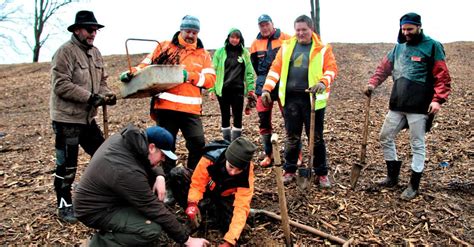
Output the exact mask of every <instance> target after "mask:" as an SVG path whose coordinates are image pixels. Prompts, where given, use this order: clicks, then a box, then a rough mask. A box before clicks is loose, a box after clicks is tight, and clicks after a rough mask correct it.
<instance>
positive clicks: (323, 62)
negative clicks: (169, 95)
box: [263, 33, 337, 110]
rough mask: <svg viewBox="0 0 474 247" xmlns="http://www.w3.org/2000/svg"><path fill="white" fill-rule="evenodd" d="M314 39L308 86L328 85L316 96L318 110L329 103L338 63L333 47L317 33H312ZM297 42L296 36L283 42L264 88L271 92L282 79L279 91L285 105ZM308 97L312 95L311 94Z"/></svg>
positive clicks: (310, 57) (310, 56)
mask: <svg viewBox="0 0 474 247" xmlns="http://www.w3.org/2000/svg"><path fill="white" fill-rule="evenodd" d="M312 40H313V42H312V45H311V51H310V55H309V66H308V84H309V85H308V86H309V87H312V86H314V85H316V84H317V83H318V82H323V83H324V85H326V91H325V92H324V93H322V94H318V95H317V98H316V104H315V109H316V110H318V109H322V108H324V107H326V105H327V100H328V98H329V93H330V91H331V84H332V83H333V82H334V79H335V78H336V75H337V65H336V59H335V58H334V54H333V53H332V47H331V46H330V45H329V44H327V45H324V44H323V43H322V42H321V41H320V40H319V39H318V37H317V36H316V34H315V33H313V35H312ZM296 42H297V38H296V36H294V37H292V38H291V39H290V40H287V41H284V42H283V44H282V47H281V49H280V50H279V51H278V54H277V56H276V58H275V61H273V64H272V67H271V68H270V71H269V72H268V75H267V79H266V80H265V85H264V86H263V89H264V90H267V91H269V92H271V91H273V89H274V88H275V86H276V84H277V83H278V81H280V87H279V92H278V93H279V97H280V101H281V104H282V105H283V106H284V105H285V94H286V82H287V80H288V69H289V65H290V59H291V55H292V53H293V49H294V48H295V46H296ZM308 97H310V96H309V94H308Z"/></svg>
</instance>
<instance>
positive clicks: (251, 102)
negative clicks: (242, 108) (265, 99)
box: [247, 91, 257, 108]
mask: <svg viewBox="0 0 474 247" xmlns="http://www.w3.org/2000/svg"><path fill="white" fill-rule="evenodd" d="M247 106H248V107H249V108H255V106H257V95H255V93H254V92H253V91H249V92H248V94H247Z"/></svg>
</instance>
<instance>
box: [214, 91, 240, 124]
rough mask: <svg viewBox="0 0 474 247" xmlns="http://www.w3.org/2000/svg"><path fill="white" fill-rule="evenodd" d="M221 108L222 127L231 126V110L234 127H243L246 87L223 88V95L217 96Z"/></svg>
mask: <svg viewBox="0 0 474 247" xmlns="http://www.w3.org/2000/svg"><path fill="white" fill-rule="evenodd" d="M217 100H218V101H219V107H220V110H221V124H222V125H221V126H222V128H228V127H230V116H231V115H230V111H231V109H232V117H233V119H234V127H235V128H239V129H241V128H242V111H243V109H244V89H243V88H241V89H232V88H231V89H226V88H224V89H223V90H222V97H219V96H218V97H217Z"/></svg>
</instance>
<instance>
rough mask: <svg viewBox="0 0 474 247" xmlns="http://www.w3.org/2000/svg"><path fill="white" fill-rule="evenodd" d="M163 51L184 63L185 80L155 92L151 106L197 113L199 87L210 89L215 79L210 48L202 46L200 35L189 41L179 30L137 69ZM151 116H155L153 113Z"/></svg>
mask: <svg viewBox="0 0 474 247" xmlns="http://www.w3.org/2000/svg"><path fill="white" fill-rule="evenodd" d="M163 54H169V55H172V56H174V55H176V57H175V58H177V60H178V61H177V63H178V64H181V65H183V66H184V69H185V70H186V71H187V72H188V81H187V82H185V83H182V84H180V85H178V86H176V87H173V88H171V89H169V90H167V91H166V92H163V93H161V94H158V95H157V96H156V97H155V100H154V104H153V106H152V108H153V109H165V110H173V111H180V112H186V113H191V114H197V115H200V114H201V104H202V97H201V88H205V89H209V88H211V87H213V86H214V82H215V81H216V72H215V71H214V68H213V67H212V60H211V56H210V54H209V52H208V51H207V50H205V49H204V46H203V44H202V42H201V40H200V39H198V41H197V43H194V44H188V43H186V42H185V41H184V40H183V38H182V37H181V35H180V32H179V31H178V32H177V33H176V34H175V35H174V36H173V39H172V40H171V41H165V42H162V43H161V44H160V45H158V46H157V47H156V48H155V50H154V51H153V52H152V53H150V54H148V56H147V57H146V58H145V59H144V60H143V61H142V62H141V63H140V64H139V65H138V67H136V69H137V70H140V69H142V68H144V67H146V66H148V65H150V64H156V62H155V60H156V59H158V58H159V57H160V55H161V56H163ZM152 118H153V119H155V117H154V116H153V113H152Z"/></svg>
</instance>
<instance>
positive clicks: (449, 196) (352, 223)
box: [0, 42, 474, 246]
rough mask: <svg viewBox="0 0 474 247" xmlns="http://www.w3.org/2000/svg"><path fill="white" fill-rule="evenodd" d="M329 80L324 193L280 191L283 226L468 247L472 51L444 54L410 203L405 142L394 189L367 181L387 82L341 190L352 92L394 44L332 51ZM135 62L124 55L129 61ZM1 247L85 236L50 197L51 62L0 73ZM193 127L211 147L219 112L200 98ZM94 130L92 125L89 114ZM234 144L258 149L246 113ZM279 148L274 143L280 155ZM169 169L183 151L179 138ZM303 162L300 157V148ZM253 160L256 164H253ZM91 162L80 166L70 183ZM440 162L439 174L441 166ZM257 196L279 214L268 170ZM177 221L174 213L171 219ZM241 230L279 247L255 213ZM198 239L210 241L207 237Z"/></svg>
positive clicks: (472, 219)
mask: <svg viewBox="0 0 474 247" xmlns="http://www.w3.org/2000/svg"><path fill="white" fill-rule="evenodd" d="M333 46H334V52H335V55H336V59H337V63H338V66H339V75H338V78H337V80H336V82H335V84H334V86H333V88H332V94H331V98H330V100H329V105H328V107H327V110H326V120H325V131H324V134H325V140H326V142H327V148H328V160H329V167H330V178H331V181H332V185H333V186H332V188H331V189H329V190H320V189H318V188H317V187H316V186H314V185H313V186H311V188H309V189H307V191H300V190H299V189H298V188H297V186H296V185H295V184H291V185H289V186H287V187H286V198H287V201H288V202H287V205H288V209H289V216H290V218H291V220H293V221H297V222H300V223H302V224H306V225H308V226H311V227H314V228H316V229H318V230H321V231H324V232H326V233H329V234H332V235H334V236H337V237H340V238H343V239H351V238H352V239H353V240H354V242H353V244H360V245H389V244H404V245H425V244H427V245H441V246H446V245H457V244H459V243H462V242H465V243H470V244H471V245H472V244H474V201H473V198H474V197H473V191H474V189H473V184H474V181H473V180H474V166H473V156H474V146H473V140H474V136H473V128H472V122H471V115H472V113H473V108H472V104H473V102H474V95H473V93H474V92H473V86H472V85H473V84H472V78H471V76H472V75H473V68H474V64H473V61H474V53H473V50H474V42H456V43H449V44H445V49H446V54H447V64H448V67H449V69H450V72H451V78H452V81H453V84H452V88H453V91H452V94H451V96H450V98H449V101H448V102H447V103H446V104H444V105H443V108H442V111H441V112H440V113H439V114H438V115H437V116H436V118H435V123H434V127H433V129H432V131H431V132H430V133H428V134H427V135H426V143H427V158H426V169H425V171H424V174H423V177H422V181H421V186H420V192H421V194H420V195H419V196H418V197H416V198H415V199H414V200H412V201H410V202H406V201H402V200H401V199H400V194H401V192H402V191H403V189H404V188H405V187H406V184H407V183H408V180H409V176H410V159H411V150H410V146H409V135H408V133H407V132H406V131H403V132H402V133H400V135H399V136H398V141H397V145H398V152H399V157H400V158H401V160H402V161H403V163H404V165H403V167H402V171H401V176H400V179H401V181H400V185H399V186H397V187H395V188H394V189H379V188H377V187H376V186H374V183H375V181H377V180H379V179H381V178H383V177H384V176H385V174H386V171H385V165H384V160H383V156H382V152H381V148H380V144H379V141H378V135H379V131H380V129H381V126H382V123H383V120H384V116H385V114H386V112H387V109H388V98H389V95H390V91H391V86H392V81H391V79H389V80H387V81H386V82H385V83H384V84H382V85H381V86H380V87H379V88H378V89H377V90H376V92H375V95H374V97H373V99H372V105H371V109H370V111H371V112H370V124H369V141H368V149H367V163H368V164H367V166H366V168H365V169H364V170H363V172H362V175H361V178H360V180H359V184H358V187H357V188H356V190H352V189H350V185H349V177H350V170H351V166H352V164H354V163H358V162H359V152H360V145H361V137H362V125H363V121H364V114H363V113H364V102H365V97H364V96H363V95H362V93H361V89H362V88H363V86H364V85H365V84H366V83H367V80H368V79H369V77H370V76H371V75H372V74H373V72H374V70H375V68H376V66H377V64H378V62H379V61H380V60H381V59H382V57H383V55H384V54H385V53H386V52H388V51H389V50H390V49H391V47H392V46H393V44H338V43H336V44H333ZM141 57H142V55H134V56H133V62H134V63H136V62H137V61H139V60H140V58H141ZM105 62H106V66H107V72H108V73H109V74H110V78H109V85H111V86H112V87H113V88H114V89H115V90H117V89H118V85H119V82H118V79H117V78H118V75H119V74H120V72H121V71H124V70H126V69H127V60H126V57H125V56H122V55H113V56H107V57H105ZM0 79H1V81H0V85H1V99H0V116H1V118H0V188H1V190H0V198H1V200H0V212H1V213H0V245H3V246H5V245H30V246H38V245H80V243H81V241H82V240H84V239H86V238H88V237H89V236H90V235H91V234H92V233H93V232H94V230H93V229H88V228H87V227H85V226H84V225H82V224H81V223H78V224H75V225H70V224H65V223H63V222H61V221H59V220H58V218H57V217H56V215H55V213H56V209H55V200H56V199H55V193H54V189H53V170H54V167H55V151H54V134H53V131H52V128H51V120H50V118H49V106H48V104H49V94H50V64H49V63H37V64H17V65H0ZM203 108H204V111H203V116H202V119H203V122H204V126H205V127H204V128H205V134H206V139H207V140H208V141H209V140H212V139H215V138H219V137H220V136H221V135H220V113H219V108H218V103H217V101H211V100H209V99H208V98H207V97H205V99H204V106H203ZM148 110H149V99H146V98H144V99H126V100H119V102H118V104H117V105H116V106H114V107H109V109H108V113H109V129H110V132H111V133H114V132H117V131H118V130H120V129H121V128H122V127H123V126H125V125H126V124H127V123H134V124H136V125H138V126H140V127H147V126H152V125H153V124H154V122H153V121H151V120H150V118H149V116H148ZM98 122H99V123H102V116H101V115H100V114H99V117H98ZM273 124H274V127H275V132H276V133H278V134H280V137H281V138H280V140H281V143H283V142H282V141H283V139H282V138H284V136H285V135H284V129H283V127H284V126H283V121H282V117H281V114H280V113H279V111H275V110H274V116H273ZM243 135H244V136H246V137H248V138H250V139H251V140H252V141H253V142H254V143H256V144H258V145H259V153H260V154H261V152H262V148H261V144H260V139H259V134H258V116H257V114H256V112H255V111H253V112H252V114H251V115H250V116H245V117H244V131H243ZM282 146H283V145H282ZM177 154H178V156H179V157H180V162H181V163H183V161H185V160H186V156H187V151H186V149H185V146H184V140H183V138H182V137H179V139H178V147H177ZM304 154H305V155H304V156H305V162H307V160H308V152H307V149H306V146H305V147H304ZM258 156H259V155H257V156H256V157H255V162H258V161H259V158H260V157H258ZM89 159H90V157H89V156H88V155H87V154H85V153H84V152H83V151H81V153H80V157H79V165H78V166H79V171H78V175H77V177H76V182H77V181H79V179H80V177H81V174H82V172H83V171H84V169H85V167H86V166H87V164H88V161H89ZM443 161H445V162H448V164H449V165H448V166H447V167H446V168H442V167H441V166H440V162H443ZM255 172H256V185H255V187H256V190H255V196H254V199H253V201H252V208H257V209H265V210H269V211H273V212H276V213H278V214H279V208H278V194H277V190H276V182H275V177H274V173H272V170H271V169H263V168H261V167H258V166H257V167H256V171H255ZM180 215H182V213H180ZM248 222H249V230H248V231H247V232H246V234H244V235H243V236H242V242H243V244H245V245H249V246H255V245H259V246H260V245H275V244H279V245H282V244H284V235H283V231H282V230H281V227H280V222H279V221H276V220H273V219H270V218H268V217H266V216H263V215H256V216H255V217H251V218H250V220H249V221H248ZM291 231H292V237H293V241H294V242H295V243H297V244H299V245H303V244H304V245H329V244H335V243H334V242H332V243H331V242H330V241H328V240H326V239H324V238H321V237H319V236H317V235H314V234H311V233H308V232H306V231H304V230H300V229H297V228H295V227H291ZM205 237H207V238H208V239H210V240H211V241H212V242H213V243H218V241H219V240H220V237H221V236H219V234H218V233H215V232H214V233H213V232H211V231H210V232H208V233H206V234H205ZM169 244H171V242H170V243H169Z"/></svg>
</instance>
